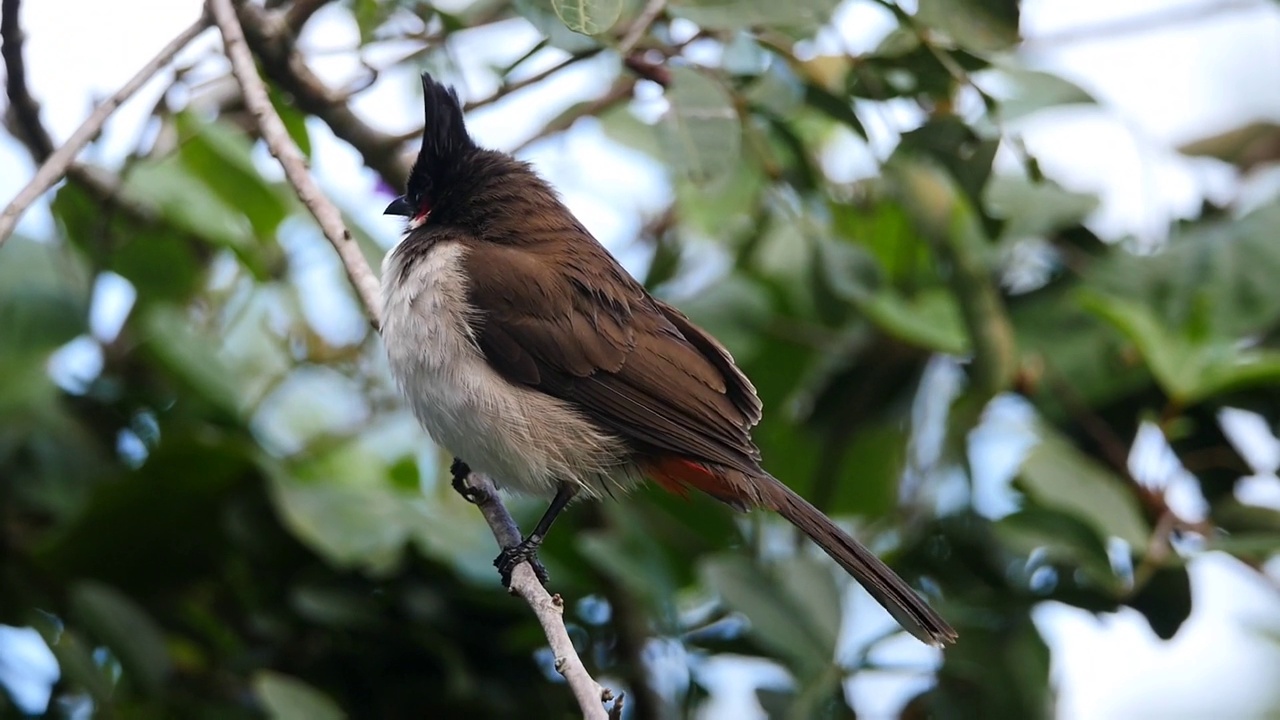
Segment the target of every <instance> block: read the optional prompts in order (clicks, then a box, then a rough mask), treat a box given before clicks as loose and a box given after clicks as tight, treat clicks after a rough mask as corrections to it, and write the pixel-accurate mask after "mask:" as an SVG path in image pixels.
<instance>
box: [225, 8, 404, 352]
mask: <svg viewBox="0 0 1280 720" xmlns="http://www.w3.org/2000/svg"><path fill="white" fill-rule="evenodd" d="M209 9H210V11H211V12H212V14H213V16H214V19H215V20H216V21H217V23H218V29H219V30H221V31H222V40H223V44H224V45H225V50H226V53H227V58H228V59H230V60H231V70H232V73H234V74H235V76H236V80H237V81H238V82H239V83H240V90H241V92H242V93H243V94H244V103H245V107H247V108H249V112H250V113H251V114H252V115H253V118H254V121H255V122H256V123H257V124H258V131H259V133H260V134H261V135H262V139H263V140H264V141H265V142H266V143H267V147H268V148H269V149H270V150H271V154H272V155H274V156H275V158H276V159H277V160H279V161H280V166H281V167H283V168H284V174H285V177H286V178H287V179H288V180H289V184H290V185H292V186H293V188H294V190H295V191H296V192H297V194H298V199H300V200H302V203H303V204H304V205H306V206H307V210H310V211H311V215H312V216H313V217H315V219H316V222H317V223H318V224H319V225H320V229H321V231H323V232H324V236H325V237H326V238H328V239H329V242H330V243H331V244H332V245H333V249H334V250H336V251H337V252H338V257H339V258H341V259H342V266H343V268H345V269H346V271H347V277H348V278H349V279H350V280H351V284H352V285H354V286H355V289H356V294H357V295H359V297H360V302H362V303H363V304H364V306H365V311H366V312H368V314H369V319H370V321H371V322H372V323H373V326H374V327H375V328H381V327H382V320H381V313H380V308H381V304H380V302H379V299H378V295H379V288H378V279H377V277H376V276H375V275H374V274H373V270H371V269H370V268H369V264H368V263H367V262H365V259H364V255H363V254H361V252H360V246H359V245H358V244H357V243H356V241H355V239H354V238H353V237H352V236H351V231H350V230H348V229H347V227H346V225H345V224H344V223H343V222H342V213H341V212H339V211H338V208H337V207H335V206H334V205H333V203H331V202H329V199H328V198H326V197H325V195H324V193H323V192H321V191H320V186H318V185H317V184H316V182H315V180H313V179H312V177H311V173H309V172H308V171H307V161H306V158H305V157H303V155H302V151H301V150H299V149H298V146H297V145H294V144H293V140H292V139H291V138H290V137H289V131H288V130H286V129H285V126H284V121H282V120H281V119H280V116H279V115H278V114H277V113H276V110H275V108H274V107H273V106H272V105H271V98H270V97H269V96H268V95H267V88H266V86H265V85H263V84H262V78H260V77H258V70H257V67H256V66H255V64H254V60H253V54H252V53H251V52H250V51H249V45H248V43H247V42H246V41H245V36H244V31H243V29H242V28H241V27H240V20H239V18H238V17H236V10H235V7H233V6H232V4H231V0H210V2H209Z"/></svg>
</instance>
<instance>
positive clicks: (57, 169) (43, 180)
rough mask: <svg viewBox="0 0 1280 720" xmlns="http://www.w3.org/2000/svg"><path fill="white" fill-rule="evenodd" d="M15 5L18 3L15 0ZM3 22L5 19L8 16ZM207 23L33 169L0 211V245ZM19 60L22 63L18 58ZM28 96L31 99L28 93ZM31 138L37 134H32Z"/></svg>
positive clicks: (183, 36) (185, 35) (180, 39)
mask: <svg viewBox="0 0 1280 720" xmlns="http://www.w3.org/2000/svg"><path fill="white" fill-rule="evenodd" d="M14 4H15V5H16V4H17V3H16V1H15V2H14ZM5 22H8V16H7V15H6V18H5ZM207 25H208V20H207V18H204V17H201V18H200V19H199V20H197V21H196V22H194V23H192V25H191V27H189V28H187V29H186V30H183V31H182V32H181V33H179V34H178V36H177V37H176V38H174V39H173V40H172V41H170V42H169V44H168V45H165V46H164V48H163V49H161V50H160V53H159V54H157V55H156V56H155V57H154V58H153V59H152V60H151V62H148V63H147V64H146V65H144V66H143V67H142V69H141V70H139V71H138V72H137V73H136V74H135V75H134V76H133V77H131V78H129V81H128V82H126V83H125V84H124V86H123V87H121V88H120V89H119V90H117V91H116V92H115V94H113V95H112V96H111V97H109V98H107V99H106V100H105V101H103V102H102V103H101V104H99V105H98V107H97V108H95V109H94V111H93V112H92V113H90V115H89V117H88V118H86V119H85V121H84V122H83V123H82V124H81V125H80V127H78V128H76V131H75V132H74V133H72V134H71V137H70V138H69V139H68V140H67V142H66V143H65V144H63V145H62V147H60V148H58V149H57V150H55V151H53V152H52V153H50V154H49V155H48V157H47V158H46V159H45V161H44V164H42V165H41V166H40V169H39V170H37V171H36V174H35V177H33V178H31V182H29V183H27V185H26V187H24V188H22V190H21V191H19V192H18V194H17V196H16V197H14V199H13V200H12V201H11V202H10V203H9V204H8V205H7V206H6V207H5V209H4V212H3V213H0V245H3V244H4V241H5V240H7V239H8V238H9V235H10V234H11V233H13V229H14V228H15V227H16V226H17V224H18V219H19V218H21V217H22V213H23V212H25V211H26V209H27V208H28V207H30V206H31V203H33V202H35V201H36V200H38V199H39V198H40V196H41V195H43V194H44V193H45V191H46V190H48V189H49V188H50V187H52V186H53V184H54V183H56V182H57V181H58V180H59V179H60V178H62V177H63V176H64V175H66V174H67V170H68V169H69V168H70V167H71V163H72V162H73V161H74V160H75V158H76V155H78V154H79V153H80V151H81V150H83V149H84V148H85V146H86V145H88V144H89V143H90V142H91V141H92V140H93V139H94V138H95V137H97V135H98V133H99V132H100V131H101V130H102V126H103V125H105V124H106V122H107V119H108V118H110V117H111V115H112V113H114V112H115V111H116V108H118V107H120V106H121V105H122V104H123V103H124V101H125V100H128V99H129V98H130V97H131V96H132V95H133V94H134V93H135V92H137V91H138V90H139V89H140V88H141V87H142V86H143V85H145V84H146V83H147V81H149V80H150V79H151V77H152V76H153V75H155V74H156V73H157V72H159V71H160V69H161V68H162V67H164V66H165V65H168V64H169V61H171V60H172V59H173V56H174V55H177V54H178V51H180V50H182V48H184V47H186V46H187V43H190V42H191V41H192V40H194V39H195V37H196V36H197V35H199V34H200V33H201V32H203V31H204V29H205V27H206V26H207ZM18 32H19V35H20V34H21V31H20V30H19V31H18ZM6 37H8V36H6ZM8 45H9V44H8V42H6V43H5V47H8ZM19 62H21V60H20V59H19ZM14 80H15V76H13V75H11V76H10V82H11V83H12V82H14ZM16 80H17V82H19V83H21V87H22V91H25V80H24V79H23V78H22V77H21V76H17V77H16ZM11 97H12V96H11ZM27 99H30V96H29V95H28V96H27ZM37 112H38V110H37ZM36 127H38V128H40V131H41V134H43V133H44V129H43V126H41V125H36ZM32 137H36V136H35V135H32ZM44 139H45V140H48V135H47V134H44ZM32 144H33V145H34V144H37V142H36V141H33V142H32Z"/></svg>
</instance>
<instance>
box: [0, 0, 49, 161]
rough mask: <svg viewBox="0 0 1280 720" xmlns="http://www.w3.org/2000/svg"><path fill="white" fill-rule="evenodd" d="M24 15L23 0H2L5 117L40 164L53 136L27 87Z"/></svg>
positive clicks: (0, 30)
mask: <svg viewBox="0 0 1280 720" xmlns="http://www.w3.org/2000/svg"><path fill="white" fill-rule="evenodd" d="M21 15H22V1H21V0H3V2H0V39H3V43H4V44H3V46H0V54H3V56H4V66H5V70H6V71H7V73H8V76H7V77H6V78H5V92H6V94H7V95H8V96H9V111H8V113H6V115H7V117H6V118H5V119H6V121H7V122H8V125H9V128H10V130H11V131H12V132H13V134H14V135H16V136H17V137H18V139H19V140H21V141H22V144H24V145H26V146H27V147H28V148H29V149H30V150H31V154H32V155H33V156H34V157H35V159H36V163H37V164H39V163H43V162H44V161H45V158H47V157H49V156H50V155H51V154H53V139H52V138H50V137H49V132H48V131H47V130H45V128H44V125H43V124H41V122H40V103H38V102H36V99H35V98H34V97H32V96H31V91H30V90H29V89H28V88H27V68H26V63H25V62H24V61H23V59H22V44H23V41H24V40H25V39H26V38H25V37H24V36H23V34H22V25H21V23H20V22H19V21H20V16H21Z"/></svg>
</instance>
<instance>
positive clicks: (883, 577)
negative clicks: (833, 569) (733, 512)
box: [757, 477, 956, 647]
mask: <svg viewBox="0 0 1280 720" xmlns="http://www.w3.org/2000/svg"><path fill="white" fill-rule="evenodd" d="M761 480H762V481H757V483H758V484H759V485H763V486H764V487H761V488H760V490H761V492H760V493H759V494H760V499H761V504H763V505H764V506H765V507H768V508H770V509H771V510H775V511H777V513H778V514H779V515H781V516H782V517H784V518H786V519H787V520H788V521H789V522H790V523H791V524H792V525H795V526H796V527H797V528H799V529H800V530H801V531H802V532H803V533H804V534H805V535H808V536H809V537H810V538H811V539H812V540H813V541H814V542H815V543H817V545H818V547H820V548H822V549H823V550H824V551H825V552H826V553H827V554H828V555H830V556H831V558H832V559H833V560H835V561H836V563H838V564H839V565H840V567H842V568H844V569H845V572H848V573H849V574H850V575H852V576H853V579H855V580H857V581H858V583H859V584H861V585H862V587H864V588H866V590H867V592H868V593H870V594H871V597H873V598H875V599H876V602H878V603H880V605H881V606H883V607H884V609H885V610H888V611H889V614H890V615H892V616H893V619H895V620H897V621H898V622H899V623H900V624H901V625H902V627H903V628H905V629H906V630H907V632H909V633H911V634H912V635H914V636H916V637H917V638H919V639H920V640H921V641H922V642H925V643H927V644H929V645H933V646H934V647H942V646H943V645H945V644H947V643H951V642H955V639H956V631H955V630H953V629H952V628H951V626H950V625H948V624H947V621H946V620H943V619H942V616H940V615H939V614H938V613H937V612H936V611H934V609H933V608H931V607H929V605H928V603H926V602H925V601H924V599H923V598H921V597H920V596H919V595H917V594H916V592H915V590H913V589H911V586H910V585H908V584H907V583H906V581H904V580H903V579H902V578H900V577H898V575H897V573H895V572H894V571H893V570H891V569H889V566H888V565H885V564H884V562H883V561H881V560H880V558H878V557H876V556H875V554H874V553H872V552H871V551H870V550H868V549H866V548H865V547H863V546H862V545H861V544H860V543H859V542H858V541H857V540H854V539H853V538H851V537H849V536H848V535H847V534H846V533H845V532H844V531H843V530H841V529H840V528H838V527H836V524H835V523H833V522H831V519H830V518H828V517H827V516H826V515H824V514H822V511H820V510H818V509H817V508H815V507H814V506H813V505H811V504H810V503H809V501H808V500H805V499H804V498H802V497H800V496H799V495H797V494H796V493H795V491H793V490H792V489H791V488H789V487H787V486H786V485H783V484H782V483H781V482H779V481H778V480H776V479H774V478H772V477H767V478H762V479H761Z"/></svg>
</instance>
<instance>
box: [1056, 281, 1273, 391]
mask: <svg viewBox="0 0 1280 720" xmlns="http://www.w3.org/2000/svg"><path fill="white" fill-rule="evenodd" d="M1081 304H1082V305H1083V306H1084V307H1085V308H1086V309H1088V310H1092V311H1093V312H1094V313H1096V314H1097V315H1098V316H1099V317H1101V318H1102V319H1104V320H1106V321H1108V322H1109V323H1111V324H1112V325H1113V326H1114V327H1115V328H1116V329H1118V330H1119V331H1120V332H1122V333H1124V335H1125V336H1126V337H1127V338H1128V339H1129V340H1130V341H1131V342H1132V343H1133V344H1134V346H1135V347H1137V349H1138V352H1140V353H1141V354H1142V357H1143V360H1144V361H1145V362H1146V364H1147V367H1148V368H1150V370H1151V374H1152V375H1154V376H1155V378H1156V381H1157V382H1158V383H1160V387H1161V388H1162V389H1163V390H1164V391H1165V392H1166V393H1167V394H1168V395H1169V397H1170V398H1171V399H1173V400H1175V401H1177V402H1178V403H1180V404H1182V405H1184V406H1186V405H1192V404H1195V403H1197V402H1200V401H1202V400H1205V399H1207V398H1210V397H1213V396H1215V395H1218V394H1220V393H1225V392H1228V391H1231V390H1239V389H1242V388H1247V387H1252V386H1257V385H1268V384H1272V383H1275V382H1278V381H1280V351H1275V350H1263V349H1256V348H1246V347H1241V345H1240V343H1239V342H1238V341H1237V340H1235V339H1232V338H1222V337H1195V336H1194V329H1191V330H1192V332H1188V331H1185V330H1184V331H1183V332H1181V333H1174V332H1171V331H1170V330H1168V329H1166V328H1165V327H1164V326H1163V325H1161V323H1160V321H1159V320H1157V319H1156V317H1155V315H1154V314H1153V313H1152V312H1151V311H1150V310H1148V309H1147V308H1145V307H1143V306H1141V305H1139V304H1138V303H1134V302H1129V301H1126V300H1121V299H1119V298H1114V297H1109V296H1106V295H1102V294H1100V293H1091V292H1086V293H1084V294H1082V296H1081Z"/></svg>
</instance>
